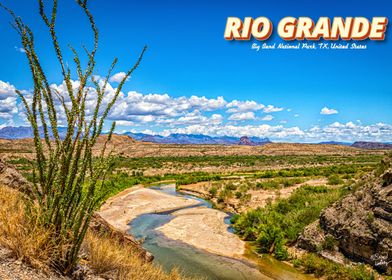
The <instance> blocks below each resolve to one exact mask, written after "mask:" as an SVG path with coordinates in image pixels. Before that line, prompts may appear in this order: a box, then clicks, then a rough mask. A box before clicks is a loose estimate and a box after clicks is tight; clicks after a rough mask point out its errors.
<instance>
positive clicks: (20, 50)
mask: <svg viewBox="0 0 392 280" xmlns="http://www.w3.org/2000/svg"><path fill="white" fill-rule="evenodd" d="M15 50H16V51H17V52H20V53H25V52H26V50H25V49H24V48H20V47H17V46H15Z"/></svg>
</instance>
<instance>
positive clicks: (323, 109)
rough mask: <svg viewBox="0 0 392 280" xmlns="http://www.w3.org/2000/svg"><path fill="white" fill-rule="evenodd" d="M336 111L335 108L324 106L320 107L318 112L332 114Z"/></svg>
mask: <svg viewBox="0 0 392 280" xmlns="http://www.w3.org/2000/svg"><path fill="white" fill-rule="evenodd" d="M337 113H338V111H337V110H335V109H330V108H328V107H324V108H322V109H321V111H320V114H321V115H333V114H337Z"/></svg>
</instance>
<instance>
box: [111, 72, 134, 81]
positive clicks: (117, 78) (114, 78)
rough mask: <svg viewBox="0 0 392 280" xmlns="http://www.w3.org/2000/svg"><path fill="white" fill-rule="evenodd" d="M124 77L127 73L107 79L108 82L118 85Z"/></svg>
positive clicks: (120, 73) (119, 73)
mask: <svg viewBox="0 0 392 280" xmlns="http://www.w3.org/2000/svg"><path fill="white" fill-rule="evenodd" d="M126 75H127V73H125V72H118V73H116V74H114V75H113V76H111V77H110V78H109V82H112V83H120V82H121V81H122V80H123V79H124V78H125V76H126ZM128 79H129V77H128V78H127V80H128Z"/></svg>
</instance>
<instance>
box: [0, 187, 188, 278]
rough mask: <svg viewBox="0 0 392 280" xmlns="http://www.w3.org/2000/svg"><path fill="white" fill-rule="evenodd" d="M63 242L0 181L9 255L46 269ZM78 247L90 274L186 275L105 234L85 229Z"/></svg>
mask: <svg viewBox="0 0 392 280" xmlns="http://www.w3.org/2000/svg"><path fill="white" fill-rule="evenodd" d="M63 244H64V243H63ZM63 244H62V242H55V241H54V240H52V234H51V232H50V231H48V230H47V229H45V228H44V227H43V226H42V225H40V223H39V222H38V219H37V218H36V216H35V215H33V214H31V213H28V212H27V210H26V206H25V202H24V199H23V197H22V195H21V194H20V193H19V192H18V191H16V190H13V189H10V188H8V187H4V186H1V185H0V246H3V247H6V248H8V249H9V250H10V251H11V252H12V254H13V257H15V258H17V259H19V260H21V261H23V262H25V263H27V264H29V265H31V266H32V267H34V268H37V269H40V270H42V271H45V272H49V270H50V267H52V266H53V261H54V259H56V258H57V256H59V254H61V252H65V250H64V248H65V247H64V246H65V245H63ZM82 251H83V255H85V256H86V260H87V265H88V267H89V268H91V269H92V270H93V272H94V274H97V275H101V276H107V277H109V278H110V279H118V280H128V279H140V280H150V279H151V280H180V279H187V278H185V277H183V276H181V274H180V273H179V272H178V271H177V270H173V271H172V272H171V273H166V272H165V271H164V270H163V269H162V268H161V267H159V266H156V265H154V264H151V263H146V262H144V261H143V260H142V259H140V257H138V255H137V254H136V253H135V252H132V251H131V250H130V248H127V247H124V246H123V245H121V244H120V242H118V240H116V239H114V238H111V237H107V236H105V235H98V234H95V233H92V232H89V233H88V234H87V236H86V238H85V240H84V244H83V248H82Z"/></svg>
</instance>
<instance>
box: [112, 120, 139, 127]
mask: <svg viewBox="0 0 392 280" xmlns="http://www.w3.org/2000/svg"><path fill="white" fill-rule="evenodd" d="M116 125H117V126H133V125H135V123H134V122H131V121H116Z"/></svg>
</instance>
